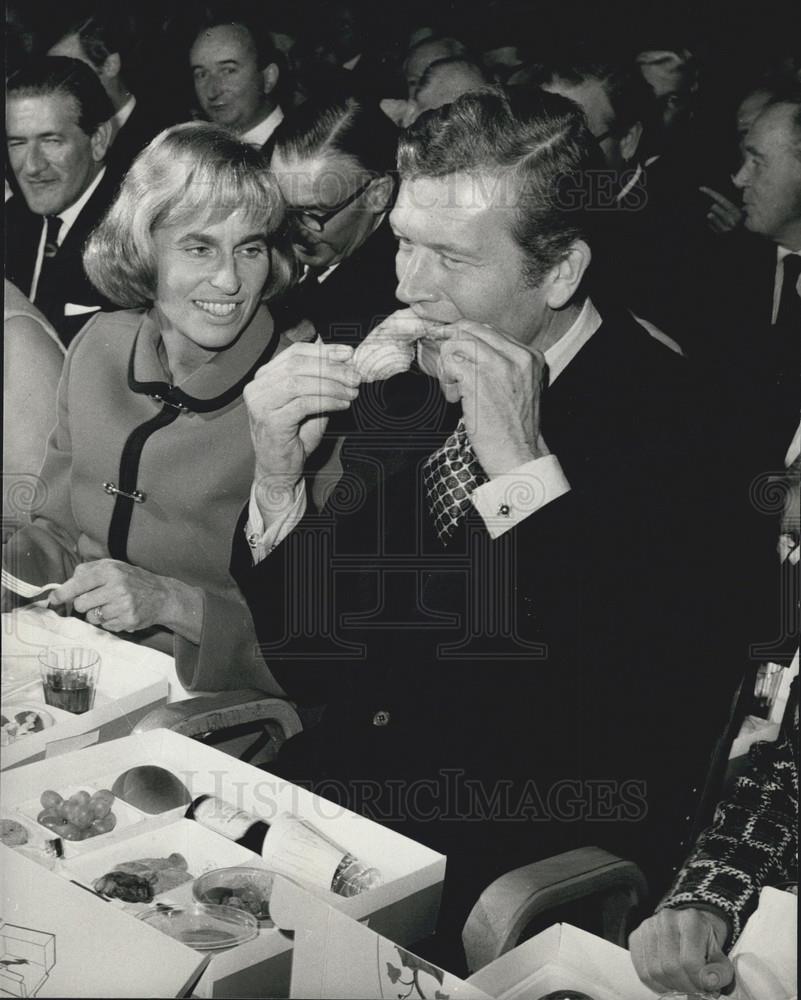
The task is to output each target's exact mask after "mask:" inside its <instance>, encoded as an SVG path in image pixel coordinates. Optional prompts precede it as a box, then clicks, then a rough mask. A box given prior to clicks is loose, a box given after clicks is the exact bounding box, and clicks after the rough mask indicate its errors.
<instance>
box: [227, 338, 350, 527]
mask: <svg viewBox="0 0 801 1000" xmlns="http://www.w3.org/2000/svg"><path fill="white" fill-rule="evenodd" d="M352 356H353V348H352V347H350V346H348V345H347V344H324V343H322V342H317V343H314V344H307V343H297V344H293V345H292V346H291V347H288V348H287V349H286V350H285V351H282V352H281V353H280V354H279V355H278V356H277V357H275V358H273V360H272V361H270V362H269V364H266V365H264V367H263V368H260V369H259V370H258V371H257V372H256V375H255V377H254V379H253V381H252V382H251V383H250V384H249V385H248V386H246V387H245V392H244V399H245V405H246V406H247V410H248V418H249V420H250V435H251V438H252V440H253V448H254V451H255V453H256V489H257V494H258V496H259V506H260V507H261V508H262V509H263V512H264V513H265V515H266V516H267V520H270V519H271V512H274V513H275V514H277V513H278V512H279V511H280V509H281V508H282V507H285V506H286V505H287V504H288V503H289V502H291V497H292V496H293V495H294V491H295V487H296V485H297V483H298V481H299V480H300V478H301V476H302V475H303V467H304V466H305V464H306V460H307V459H308V457H309V455H311V453H312V452H313V451H314V450H315V448H316V447H317V446H318V445H319V444H320V441H321V440H322V437H323V434H324V432H325V428H326V426H327V424H328V416H329V414H330V413H332V412H334V411H336V410H347V409H348V407H349V406H350V405H351V404H352V403H353V401H354V400H355V399H356V397H357V396H358V395H359V383H360V379H359V376H358V374H357V373H356V372H355V370H354V369H353V366H352V365H351V364H350V360H351V358H352ZM262 501H264V503H262Z"/></svg>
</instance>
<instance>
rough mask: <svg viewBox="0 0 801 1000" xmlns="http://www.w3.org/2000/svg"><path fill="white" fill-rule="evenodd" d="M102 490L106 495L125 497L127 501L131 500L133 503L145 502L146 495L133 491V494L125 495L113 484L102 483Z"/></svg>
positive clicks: (139, 491)
mask: <svg viewBox="0 0 801 1000" xmlns="http://www.w3.org/2000/svg"><path fill="white" fill-rule="evenodd" d="M103 489H104V490H105V491H106V493H108V495H109V496H112V497H113V496H115V495H117V496H121V497H127V498H128V499H129V500H133V502H134V503H144V502H145V500H147V493H143V492H142V491H141V490H134V491H133V493H126V492H125V490H121V489H118V488H117V487H116V486H115V485H114V483H103Z"/></svg>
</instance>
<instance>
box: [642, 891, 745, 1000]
mask: <svg viewBox="0 0 801 1000" xmlns="http://www.w3.org/2000/svg"><path fill="white" fill-rule="evenodd" d="M727 933H728V927H727V924H726V921H725V920H724V918H723V917H722V916H718V915H717V914H716V913H711V912H709V911H708V910H698V909H695V908H693V907H686V908H683V909H678V910H660V911H659V913H656V914H654V916H653V917H649V919H648V920H646V921H645V922H644V923H642V924H641V925H640V926H639V927H638V928H637V930H636V931H634V933H633V934H632V935H631V937H630V938H629V951H630V952H631V960H632V962H633V963H634V968H635V969H636V970H637V975H638V976H639V977H640V979H641V980H642V981H643V983H645V985H646V986H647V987H649V989H652V990H654V991H655V992H657V993H663V992H664V991H665V990H687V991H690V992H693V991H696V990H720V989H722V988H723V987H724V986H728V985H729V983H730V982H731V981H732V980H733V979H734V966H733V965H732V964H731V962H730V961H729V960H728V958H726V956H725V955H724V954H723V951H722V947H723V944H724V942H725V940H726V935H727Z"/></svg>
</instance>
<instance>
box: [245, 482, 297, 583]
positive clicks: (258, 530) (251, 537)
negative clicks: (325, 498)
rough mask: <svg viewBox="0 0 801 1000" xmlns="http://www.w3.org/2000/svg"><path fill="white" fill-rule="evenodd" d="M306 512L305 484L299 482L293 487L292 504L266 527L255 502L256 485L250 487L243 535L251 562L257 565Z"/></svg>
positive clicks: (292, 529)
mask: <svg viewBox="0 0 801 1000" xmlns="http://www.w3.org/2000/svg"><path fill="white" fill-rule="evenodd" d="M305 513H306V484H305V483H304V482H301V483H300V484H299V485H298V486H297V487H296V489H295V499H294V501H293V503H292V506H291V507H290V508H289V510H288V511H287V512H286V514H284V516H283V517H281V518H279V519H278V520H277V521H274V522H273V523H272V524H271V525H270V526H269V527H268V528H266V529H265V527H264V518H263V517H262V516H261V511H260V510H259V505H258V504H257V503H256V487H255V485H254V486H252V487H251V489H250V502H249V504H248V523H247V525H246V526H245V536H246V538H247V540H248V545H249V546H250V554H251V555H252V557H253V564H254V565H257V564H258V563H260V562H261V561H262V560H263V559H266V558H267V556H268V555H269V554H270V553H271V552H272V551H273V550H274V549H276V548H277V547H278V546H279V545H280V544H281V542H283V540H284V539H285V538H286V536H287V535H288V534H290V532H292V531H294V529H295V528H296V527H297V526H298V524H299V523H300V521H301V520H302V518H303V515H304V514H305Z"/></svg>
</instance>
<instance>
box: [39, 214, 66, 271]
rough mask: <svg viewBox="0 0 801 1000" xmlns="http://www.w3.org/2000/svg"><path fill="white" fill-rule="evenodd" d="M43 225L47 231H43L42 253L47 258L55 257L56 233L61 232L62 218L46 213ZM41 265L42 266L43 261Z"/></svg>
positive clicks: (56, 250) (56, 249)
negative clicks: (43, 244)
mask: <svg viewBox="0 0 801 1000" xmlns="http://www.w3.org/2000/svg"><path fill="white" fill-rule="evenodd" d="M45 225H46V228H47V231H46V232H45V247H44V255H45V257H47V258H50V257H55V255H56V254H57V253H58V234H59V233H60V232H61V227H62V226H63V225H64V220H63V219H60V218H59V217H58V216H57V215H46V216H45ZM42 266H44V262H43V263H42Z"/></svg>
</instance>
